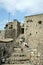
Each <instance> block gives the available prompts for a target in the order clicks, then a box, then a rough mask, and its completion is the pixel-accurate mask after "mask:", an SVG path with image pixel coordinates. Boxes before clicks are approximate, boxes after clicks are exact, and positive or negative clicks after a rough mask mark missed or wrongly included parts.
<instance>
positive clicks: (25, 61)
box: [5, 60, 29, 64]
mask: <svg viewBox="0 0 43 65" xmlns="http://www.w3.org/2000/svg"><path fill="white" fill-rule="evenodd" d="M5 63H6V62H5ZM7 63H8V62H7ZM7 63H6V64H7ZM20 63H21V64H25V63H29V60H24V61H21V60H19V61H15V60H14V61H10V62H9V64H20Z"/></svg>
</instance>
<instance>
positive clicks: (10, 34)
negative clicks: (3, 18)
mask: <svg viewBox="0 0 43 65" xmlns="http://www.w3.org/2000/svg"><path fill="white" fill-rule="evenodd" d="M5 38H13V39H14V40H15V38H16V35H15V29H9V30H5Z"/></svg>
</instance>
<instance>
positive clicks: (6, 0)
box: [0, 0, 43, 13]
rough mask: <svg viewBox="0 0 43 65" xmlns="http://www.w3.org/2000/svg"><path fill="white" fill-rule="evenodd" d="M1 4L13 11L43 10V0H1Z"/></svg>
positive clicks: (7, 9)
mask: <svg viewBox="0 0 43 65" xmlns="http://www.w3.org/2000/svg"><path fill="white" fill-rule="evenodd" d="M0 5H1V7H3V8H4V9H5V10H6V11H8V12H11V13H14V12H16V11H20V12H25V11H26V12H28V11H29V10H30V11H31V12H32V13H40V12H43V0H1V1H0Z"/></svg>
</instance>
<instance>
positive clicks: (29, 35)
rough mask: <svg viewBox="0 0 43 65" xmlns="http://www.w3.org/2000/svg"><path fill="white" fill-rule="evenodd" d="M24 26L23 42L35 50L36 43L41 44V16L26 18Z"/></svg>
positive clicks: (42, 27) (42, 22)
mask: <svg viewBox="0 0 43 65" xmlns="http://www.w3.org/2000/svg"><path fill="white" fill-rule="evenodd" d="M24 24H25V25H24V26H25V27H24V35H25V41H26V42H27V43H28V44H29V45H30V47H31V48H37V44H38V43H40V42H41V43H43V42H42V40H43V14H39V15H33V16H26V17H25V23H24ZM40 40H41V41H40Z"/></svg>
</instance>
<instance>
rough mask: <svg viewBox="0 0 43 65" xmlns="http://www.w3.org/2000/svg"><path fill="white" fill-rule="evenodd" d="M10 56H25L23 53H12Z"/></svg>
mask: <svg viewBox="0 0 43 65" xmlns="http://www.w3.org/2000/svg"><path fill="white" fill-rule="evenodd" d="M12 56H20V57H21V56H26V55H25V54H24V53H15V52H14V53H12Z"/></svg>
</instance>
